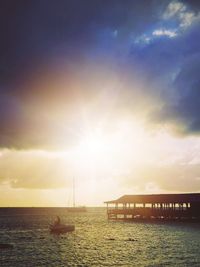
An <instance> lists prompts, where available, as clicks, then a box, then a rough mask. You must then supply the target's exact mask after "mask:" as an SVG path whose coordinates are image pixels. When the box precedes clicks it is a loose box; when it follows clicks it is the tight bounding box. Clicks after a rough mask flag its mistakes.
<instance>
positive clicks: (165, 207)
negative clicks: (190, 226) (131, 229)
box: [105, 193, 200, 221]
mask: <svg viewBox="0 0 200 267" xmlns="http://www.w3.org/2000/svg"><path fill="white" fill-rule="evenodd" d="M105 203H106V204H107V216H108V219H109V220H148V219H149V220H153V219H155V220H185V221H189V220H191V221H200V193H191V194H154V195H124V196H122V197H120V198H119V199H116V200H112V201H106V202H105Z"/></svg>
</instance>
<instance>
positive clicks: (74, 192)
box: [73, 178, 76, 207]
mask: <svg viewBox="0 0 200 267" xmlns="http://www.w3.org/2000/svg"><path fill="white" fill-rule="evenodd" d="M75 204H76V203H75V178H73V207H75Z"/></svg>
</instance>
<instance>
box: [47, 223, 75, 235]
mask: <svg viewBox="0 0 200 267" xmlns="http://www.w3.org/2000/svg"><path fill="white" fill-rule="evenodd" d="M73 231H75V226H74V225H72V224H67V225H62V224H61V225H56V226H54V225H52V226H50V232H51V233H52V234H65V233H69V232H73Z"/></svg>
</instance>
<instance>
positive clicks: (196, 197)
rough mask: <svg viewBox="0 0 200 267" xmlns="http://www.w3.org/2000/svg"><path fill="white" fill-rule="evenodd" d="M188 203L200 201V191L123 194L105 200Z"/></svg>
mask: <svg viewBox="0 0 200 267" xmlns="http://www.w3.org/2000/svg"><path fill="white" fill-rule="evenodd" d="M187 202H188V203H190V202H200V193H185V194H153V195H124V196H122V197H120V198H118V199H116V200H111V201H105V203H107V204H116V203H118V204H125V203H187Z"/></svg>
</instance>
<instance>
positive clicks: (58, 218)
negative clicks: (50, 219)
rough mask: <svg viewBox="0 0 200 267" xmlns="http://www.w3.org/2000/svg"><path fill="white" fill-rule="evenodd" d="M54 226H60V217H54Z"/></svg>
mask: <svg viewBox="0 0 200 267" xmlns="http://www.w3.org/2000/svg"><path fill="white" fill-rule="evenodd" d="M54 225H60V217H59V216H56V220H55V222H54Z"/></svg>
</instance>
